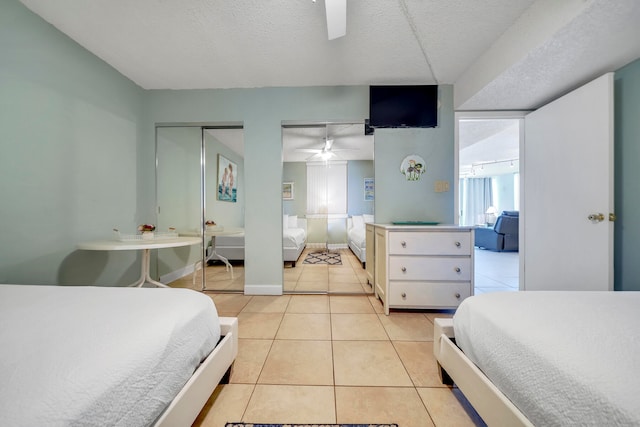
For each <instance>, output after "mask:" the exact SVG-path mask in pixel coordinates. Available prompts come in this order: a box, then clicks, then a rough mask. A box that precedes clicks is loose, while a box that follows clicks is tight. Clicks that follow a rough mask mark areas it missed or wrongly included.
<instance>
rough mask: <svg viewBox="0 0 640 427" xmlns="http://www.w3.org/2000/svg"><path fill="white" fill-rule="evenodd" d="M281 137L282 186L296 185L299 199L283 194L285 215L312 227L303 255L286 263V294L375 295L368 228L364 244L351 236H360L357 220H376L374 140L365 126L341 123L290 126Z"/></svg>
mask: <svg viewBox="0 0 640 427" xmlns="http://www.w3.org/2000/svg"><path fill="white" fill-rule="evenodd" d="M282 135H283V140H282V147H283V175H282V177H283V185H284V184H285V183H295V198H291V199H290V198H288V197H285V195H284V193H283V201H282V206H283V213H284V215H285V217H286V216H288V217H289V218H291V217H296V218H298V219H301V218H304V219H305V221H306V227H307V241H306V244H305V247H304V250H303V251H302V252H301V253H300V255H299V257H298V258H297V259H296V260H295V262H293V261H292V262H285V268H284V292H285V293H346V294H362V293H372V292H373V290H372V288H371V286H370V285H369V284H368V282H367V276H366V271H365V269H364V265H365V249H364V247H365V244H364V225H363V226H362V239H360V238H359V237H350V236H356V235H357V231H356V228H354V226H353V224H354V221H353V218H356V220H355V222H356V225H359V224H360V222H361V221H359V219H362V217H363V215H367V216H368V218H369V219H371V220H372V219H373V207H374V200H373V199H374V197H373V188H374V187H373V179H372V177H373V176H374V171H373V135H365V126H364V123H338V122H332V123H289V122H286V123H285V124H283V129H282ZM283 188H286V187H283ZM362 224H364V223H362ZM283 225H284V220H283ZM357 228H358V229H359V227H357ZM354 239H359V240H360V241H359V242H358V243H357V244H354ZM360 248H361V249H360ZM285 254H286V249H285ZM286 259H287V258H286V257H285V260H286Z"/></svg>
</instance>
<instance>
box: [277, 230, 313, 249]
mask: <svg viewBox="0 0 640 427" xmlns="http://www.w3.org/2000/svg"><path fill="white" fill-rule="evenodd" d="M306 239H307V233H306V232H305V231H304V229H302V228H285V229H284V230H283V231H282V247H283V248H299V247H300V245H302V244H304V242H305V240H306Z"/></svg>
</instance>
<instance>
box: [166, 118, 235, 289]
mask: <svg viewBox="0 0 640 427" xmlns="http://www.w3.org/2000/svg"><path fill="white" fill-rule="evenodd" d="M243 157H244V156H243V138H242V125H241V124H225V125H215V126H214V125H210V126H202V125H188V124H187V125H165V126H158V127H157V128H156V184H157V185H156V191H157V194H156V199H157V223H156V225H157V227H158V230H164V229H168V228H175V229H176V231H177V232H178V233H180V234H182V235H191V236H198V237H200V238H201V239H202V244H201V246H200V247H199V248H198V247H196V246H192V247H190V248H179V249H182V250H172V251H164V250H163V251H158V253H157V263H156V264H157V270H158V275H159V276H160V278H161V280H162V281H163V282H164V283H170V284H171V286H175V287H189V288H193V289H198V290H215V291H220V292H243V291H244V265H243V262H244V233H243V225H244V161H243ZM231 238H235V241H233V239H231ZM224 239H231V240H232V243H233V247H234V249H233V250H232V251H231V252H229V251H228V242H226V243H225V242H224V241H223V240H224ZM223 245H226V246H223Z"/></svg>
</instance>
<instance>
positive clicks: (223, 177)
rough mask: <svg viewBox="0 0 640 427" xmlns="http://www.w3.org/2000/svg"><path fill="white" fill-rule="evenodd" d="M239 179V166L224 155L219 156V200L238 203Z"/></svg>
mask: <svg viewBox="0 0 640 427" xmlns="http://www.w3.org/2000/svg"><path fill="white" fill-rule="evenodd" d="M237 178H238V166H237V165H236V164H235V163H233V162H232V161H231V160H229V159H227V158H226V157H224V156H223V155H222V154H218V195H217V199H218V200H222V201H224V202H232V203H235V202H237V200H238V194H237V182H238V179H237Z"/></svg>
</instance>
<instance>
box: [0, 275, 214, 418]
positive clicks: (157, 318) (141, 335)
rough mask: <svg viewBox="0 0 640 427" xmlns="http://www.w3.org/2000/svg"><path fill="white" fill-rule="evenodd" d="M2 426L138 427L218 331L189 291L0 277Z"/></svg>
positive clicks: (203, 300) (210, 309)
mask: <svg viewBox="0 0 640 427" xmlns="http://www.w3.org/2000/svg"><path fill="white" fill-rule="evenodd" d="M0 325H1V327H0V425H2V426H12V427H16V426H76V425H77V426H107V425H109V426H145V425H149V424H151V423H153V422H154V420H155V419H156V418H157V417H158V416H159V415H160V414H161V413H162V411H163V410H164V408H165V407H166V406H167V404H168V403H169V402H170V401H171V400H172V399H173V397H174V396H175V394H176V393H177V392H178V391H179V390H180V389H181V388H182V386H183V385H184V383H185V382H186V381H187V380H188V378H189V377H190V376H191V375H192V373H193V371H194V370H195V369H196V368H197V366H198V365H199V363H200V361H201V360H202V359H203V358H204V357H206V356H207V355H208V354H209V352H210V351H211V350H212V349H213V348H214V347H215V345H216V343H217V342H218V340H219V338H220V325H219V322H218V317H217V313H216V309H215V306H214V305H213V303H212V300H211V298H210V297H208V296H206V295H203V294H200V293H198V292H195V291H191V290H187V289H150V288H100V287H62V286H26V285H20V286H19V285H0Z"/></svg>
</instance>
